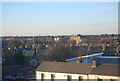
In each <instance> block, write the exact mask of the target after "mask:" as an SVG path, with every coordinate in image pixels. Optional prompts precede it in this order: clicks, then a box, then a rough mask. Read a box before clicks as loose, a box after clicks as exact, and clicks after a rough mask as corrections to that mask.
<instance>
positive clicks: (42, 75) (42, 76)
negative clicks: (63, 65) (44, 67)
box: [41, 73, 44, 81]
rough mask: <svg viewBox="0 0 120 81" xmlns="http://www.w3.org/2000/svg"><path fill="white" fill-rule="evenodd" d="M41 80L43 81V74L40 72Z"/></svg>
mask: <svg viewBox="0 0 120 81" xmlns="http://www.w3.org/2000/svg"><path fill="white" fill-rule="evenodd" d="M41 81H44V74H43V73H41Z"/></svg>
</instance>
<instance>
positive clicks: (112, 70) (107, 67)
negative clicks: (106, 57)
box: [90, 64, 120, 76]
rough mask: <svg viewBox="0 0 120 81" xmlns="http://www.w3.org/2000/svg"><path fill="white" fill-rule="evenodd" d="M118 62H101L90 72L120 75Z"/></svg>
mask: <svg viewBox="0 0 120 81" xmlns="http://www.w3.org/2000/svg"><path fill="white" fill-rule="evenodd" d="M119 68H120V64H103V65H100V66H97V67H96V68H93V69H92V71H91V73H90V74H95V75H109V76H120V71H119Z"/></svg>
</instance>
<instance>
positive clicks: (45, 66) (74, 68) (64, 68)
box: [36, 61, 92, 74]
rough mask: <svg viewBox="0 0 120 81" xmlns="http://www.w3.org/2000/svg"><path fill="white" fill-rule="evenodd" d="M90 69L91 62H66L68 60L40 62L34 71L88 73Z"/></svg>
mask: <svg viewBox="0 0 120 81" xmlns="http://www.w3.org/2000/svg"><path fill="white" fill-rule="evenodd" d="M91 70H92V66H91V64H88V63H87V64H85V63H68V62H45V61H44V62H42V63H41V64H40V66H39V67H38V68H37V69H36V71H45V72H59V73H74V74H89V73H90V72H91Z"/></svg>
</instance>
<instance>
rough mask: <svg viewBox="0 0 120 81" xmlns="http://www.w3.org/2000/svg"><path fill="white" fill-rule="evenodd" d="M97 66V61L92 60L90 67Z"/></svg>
mask: <svg viewBox="0 0 120 81" xmlns="http://www.w3.org/2000/svg"><path fill="white" fill-rule="evenodd" d="M96 66H97V62H96V61H95V60H94V61H92V67H93V68H95V67H96Z"/></svg>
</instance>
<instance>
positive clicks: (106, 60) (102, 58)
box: [66, 53, 120, 64]
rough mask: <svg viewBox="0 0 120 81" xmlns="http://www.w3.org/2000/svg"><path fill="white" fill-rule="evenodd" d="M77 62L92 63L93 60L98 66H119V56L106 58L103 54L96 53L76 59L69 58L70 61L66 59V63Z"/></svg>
mask: <svg viewBox="0 0 120 81" xmlns="http://www.w3.org/2000/svg"><path fill="white" fill-rule="evenodd" d="M78 60H80V61H81V63H92V61H93V60H96V61H98V62H99V63H100V64H120V57H119V56H115V55H114V56H109V55H108V56H107V55H106V54H105V55H104V53H96V54H92V55H86V56H81V58H80V57H76V58H71V59H66V62H77V61H78Z"/></svg>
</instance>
